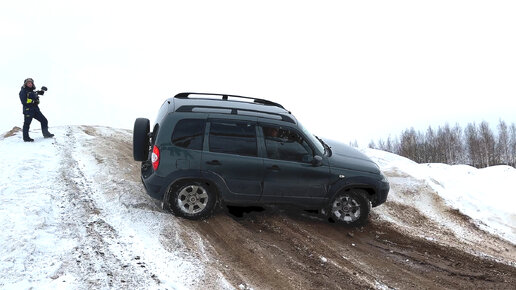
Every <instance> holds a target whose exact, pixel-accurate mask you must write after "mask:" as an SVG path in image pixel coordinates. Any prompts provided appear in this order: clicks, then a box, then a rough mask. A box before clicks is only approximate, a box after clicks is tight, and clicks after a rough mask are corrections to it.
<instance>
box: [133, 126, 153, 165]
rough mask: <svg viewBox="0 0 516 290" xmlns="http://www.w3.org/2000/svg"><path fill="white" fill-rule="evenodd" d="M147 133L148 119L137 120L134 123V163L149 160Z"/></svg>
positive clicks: (148, 127) (148, 128)
mask: <svg viewBox="0 0 516 290" xmlns="http://www.w3.org/2000/svg"><path fill="white" fill-rule="evenodd" d="M149 131H150V122H149V119H145V118H138V119H136V121H134V130H133V157H134V160H136V161H145V160H147V159H148V158H149V146H150V143H149Z"/></svg>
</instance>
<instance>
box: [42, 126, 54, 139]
mask: <svg viewBox="0 0 516 290" xmlns="http://www.w3.org/2000/svg"><path fill="white" fill-rule="evenodd" d="M43 137H45V138H52V137H54V134H52V133H50V132H48V128H43Z"/></svg>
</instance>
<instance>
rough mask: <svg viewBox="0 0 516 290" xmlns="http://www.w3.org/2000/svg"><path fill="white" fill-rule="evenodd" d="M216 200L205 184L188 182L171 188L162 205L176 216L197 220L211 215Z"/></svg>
mask: <svg viewBox="0 0 516 290" xmlns="http://www.w3.org/2000/svg"><path fill="white" fill-rule="evenodd" d="M216 200H217V198H216V195H215V193H213V192H212V191H211V190H210V188H208V186H206V184H203V183H201V182H197V181H189V182H183V183H181V184H178V185H176V186H174V187H172V188H171V189H170V191H169V194H168V196H167V197H166V201H165V202H164V203H165V204H166V208H167V209H169V210H170V211H172V213H174V214H175V215H176V216H180V217H184V218H187V219H192V220H198V219H204V218H207V217H209V216H210V215H211V214H212V213H213V210H214V208H215V204H216Z"/></svg>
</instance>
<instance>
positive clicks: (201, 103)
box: [133, 93, 389, 225]
mask: <svg viewBox="0 0 516 290" xmlns="http://www.w3.org/2000/svg"><path fill="white" fill-rule="evenodd" d="M133 134H134V135H133V155H134V159H135V160H136V161H142V167H141V176H142V181H143V184H144V186H145V189H146V190H147V192H148V194H149V195H150V196H152V197H153V198H156V199H158V200H160V201H162V205H163V208H165V209H168V210H170V211H172V212H173V213H174V214H175V215H177V216H181V217H185V218H189V219H200V218H205V217H208V216H209V215H211V214H212V213H213V210H214V209H215V208H216V206H217V205H218V204H226V205H239V206H250V205H263V204H292V205H296V206H300V207H302V208H304V209H316V210H321V212H322V213H324V214H326V215H328V216H329V218H331V219H333V220H334V221H337V222H341V223H345V224H349V225H360V224H363V223H365V222H366V221H367V218H368V215H369V211H370V208H371V205H372V206H373V207H375V206H378V205H380V204H382V203H384V202H385V200H386V199H387V194H388V192H389V183H388V182H387V180H386V178H385V176H384V175H383V174H382V173H381V172H380V169H379V168H378V166H377V165H376V164H375V163H374V162H373V161H371V160H370V159H369V158H368V157H367V156H365V155H364V154H362V153H360V152H359V151H357V150H355V149H353V148H351V147H349V146H346V145H343V144H340V143H336V142H329V141H328V144H326V142H325V141H323V140H322V139H320V138H318V137H316V136H314V135H312V134H311V133H310V132H308V131H307V130H306V129H305V128H304V127H303V126H302V125H301V123H299V121H298V120H297V119H296V118H295V117H294V116H293V115H292V114H291V113H290V112H289V111H287V110H285V108H283V106H281V105H280V104H278V103H274V102H271V101H267V100H263V99H255V98H248V97H241V96H234V95H223V94H206V93H180V94H178V95H176V96H175V97H174V98H170V99H168V100H166V101H165V103H164V104H163V105H162V106H161V109H160V111H159V114H158V117H157V118H156V124H155V125H154V126H153V128H152V132H151V131H150V122H149V120H148V119H144V118H138V119H136V121H135V124H134V133H133Z"/></svg>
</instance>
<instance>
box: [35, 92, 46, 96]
mask: <svg viewBox="0 0 516 290" xmlns="http://www.w3.org/2000/svg"><path fill="white" fill-rule="evenodd" d="M36 93H38V95H40V96H43V95H44V94H45V91H36Z"/></svg>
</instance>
